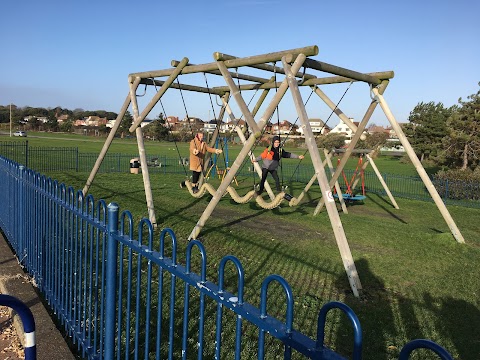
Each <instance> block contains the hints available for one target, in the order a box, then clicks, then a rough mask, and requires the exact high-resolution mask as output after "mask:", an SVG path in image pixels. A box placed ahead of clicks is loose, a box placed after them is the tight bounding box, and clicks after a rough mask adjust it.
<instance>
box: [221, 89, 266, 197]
mask: <svg viewBox="0 0 480 360" xmlns="http://www.w3.org/2000/svg"><path fill="white" fill-rule="evenodd" d="M222 100H223V99H222ZM226 108H227V113H228V115H229V116H230V120H232V121H235V116H234V115H233V112H232V109H231V108H230V105H228V104H226ZM252 115H253V114H252ZM254 116H255V115H254ZM235 130H236V131H237V134H238V136H239V137H240V141H241V142H242V144H243V146H245V143H246V142H247V139H246V138H245V135H243V131H242V129H240V128H239V127H238V126H237V127H236V129H235ZM248 157H249V158H250V160H254V159H255V154H254V153H253V152H252V151H250V152H249V153H248ZM253 168H254V170H255V172H256V173H257V174H258V176H259V177H260V178H261V177H262V168H261V167H260V165H259V164H258V162H254V163H253ZM265 190H266V191H267V194H268V196H269V197H270V199H271V200H273V199H275V194H274V193H273V191H272V188H271V187H270V184H269V183H268V181H265Z"/></svg>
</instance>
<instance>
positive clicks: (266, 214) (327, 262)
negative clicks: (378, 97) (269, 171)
mask: <svg viewBox="0 0 480 360" xmlns="http://www.w3.org/2000/svg"><path fill="white" fill-rule="evenodd" d="M41 136H43V134H42V135H41ZM55 137H58V135H56V134H54V135H52V138H49V139H45V138H34V137H33V134H32V136H31V137H30V133H29V138H28V140H29V143H30V144H31V145H33V146H35V145H47V144H48V145H49V146H79V147H80V148H81V151H98V150H99V149H100V148H101V146H102V145H103V141H100V139H98V140H97V139H95V141H97V142H93V141H90V139H85V140H82V139H81V137H78V136H77V137H72V138H71V139H70V140H67V139H66V138H62V139H58V140H57V139H53V138H55ZM2 140H3V139H2ZM69 143H71V144H70V145H68V144H69ZM115 143H118V144H116V145H114V146H117V147H112V151H113V152H115V151H117V152H121V151H122V152H123V151H125V152H128V153H130V152H132V151H133V152H134V151H135V148H136V143H135V141H134V139H118V141H117V140H115ZM52 144H56V145H52ZM172 145H173V144H158V143H148V142H147V143H146V146H147V152H150V151H158V153H159V154H162V153H161V151H163V152H169V151H170V152H171V151H175V149H173V150H172ZM95 149H97V150H95ZM183 150H185V145H183V147H182V150H181V151H183ZM229 150H230V154H231V157H232V159H233V158H234V156H235V154H236V151H238V148H235V147H232V148H231V149H229ZM288 150H291V151H294V152H297V153H301V149H288ZM184 153H185V156H186V151H185V152H184ZM377 165H378V167H379V168H380V169H381V171H382V172H387V173H389V172H390V173H400V174H405V175H413V174H414V173H415V172H414V169H413V168H412V166H411V165H409V164H402V163H400V162H399V160H398V159H395V158H383V157H381V158H379V159H378V161H377ZM351 166H353V164H352V165H351ZM48 175H49V176H52V177H53V178H55V179H57V180H59V181H62V182H65V183H66V184H68V185H72V186H73V187H75V188H77V189H81V188H82V187H83V185H84V184H85V181H86V178H87V177H88V173H73V172H72V173H51V174H48ZM183 179H184V177H183V176H180V175H162V174H152V175H151V184H152V191H153V196H154V205H155V209H156V217H157V222H158V224H159V228H164V227H171V228H173V229H174V231H175V232H176V234H177V237H178V238H179V239H180V240H181V241H180V243H181V244H182V245H183V246H185V245H186V243H187V241H186V239H187V237H188V235H189V233H190V232H191V230H192V229H193V227H194V225H195V223H196V221H197V220H198V218H199V217H200V215H201V213H202V212H203V210H204V209H205V207H206V206H207V204H208V201H209V200H210V196H204V197H203V198H201V199H194V198H192V197H191V196H190V195H189V194H188V192H187V191H185V190H181V189H180V188H179V186H178V184H179V182H180V181H181V180H183ZM241 180H243V179H241ZM212 183H213V185H214V186H218V180H217V179H215V180H213V181H212ZM113 185H114V186H113ZM251 185H252V184H251V183H250V182H249V181H247V180H245V181H241V182H240V186H239V187H238V188H237V191H238V192H239V193H240V194H245V193H246V192H247V191H248V190H250V189H251ZM300 186H301V185H300V184H297V185H294V186H293V188H292V189H291V192H292V193H293V194H294V195H295V194H299V193H300V191H301V188H300ZM90 192H91V194H93V195H94V197H95V198H96V199H100V198H103V199H105V200H106V201H107V203H108V202H112V201H115V202H117V203H118V204H119V205H120V207H121V209H123V210H125V209H128V210H130V211H131V212H132V214H133V215H134V217H135V219H136V220H137V221H138V220H140V219H141V218H142V217H145V216H146V206H145V200H144V190H143V182H142V177H141V175H134V174H101V175H98V176H97V178H96V179H95V181H94V183H93V186H92V187H91V189H90ZM319 198H320V192H319V190H317V189H313V190H312V191H310V192H309V193H308V196H307V198H306V199H305V201H304V202H303V203H302V204H300V205H299V206H297V207H293V208H290V207H288V206H282V207H281V208H277V209H274V210H263V209H261V208H259V207H258V206H257V205H256V204H255V203H249V204H246V205H238V204H235V203H233V201H231V200H230V199H229V198H227V197H225V198H224V199H222V200H221V201H220V203H219V206H218V207H217V208H216V210H215V211H214V213H213V215H212V217H211V219H210V220H209V221H208V222H207V224H206V226H205V227H204V229H203V231H202V233H201V240H202V242H203V243H204V245H205V247H206V249H207V252H208V263H209V268H208V277H209V280H211V281H215V280H216V276H217V275H216V269H217V264H218V262H219V261H220V259H221V258H222V257H223V256H225V255H229V254H232V255H235V256H236V257H238V258H239V259H240V261H241V262H242V264H243V266H244V268H245V273H246V279H247V284H246V294H245V300H246V301H248V302H250V303H253V304H258V301H259V289H260V284H261V282H262V280H263V279H264V278H265V277H266V276H267V275H269V274H279V275H281V276H282V277H284V278H285V279H286V280H287V281H288V282H289V284H290V285H291V286H292V288H293V292H294V296H295V319H294V325H295V328H296V329H298V330H299V331H302V332H304V333H306V334H307V335H309V336H311V337H315V335H316V318H317V314H318V311H319V309H320V307H321V306H322V305H323V304H325V303H327V302H329V301H332V300H340V301H343V302H345V303H347V304H348V305H349V306H350V307H352V308H353V310H354V311H355V312H356V314H357V315H358V317H359V318H360V321H361V324H362V328H363V335H364V358H365V359H380V360H387V359H397V358H398V353H399V351H400V349H401V348H402V346H403V345H404V344H405V343H407V342H408V341H409V340H412V339H415V338H428V339H431V340H433V341H436V342H437V343H439V344H440V345H442V346H444V347H445V348H446V349H447V350H448V351H449V352H450V353H451V354H452V355H453V356H454V358H455V359H462V360H467V359H471V360H473V359H475V360H477V359H478V358H479V357H480V328H479V326H478V324H480V301H479V295H480V276H478V275H479V271H478V265H479V263H480V240H479V237H478V234H479V233H480V222H479V221H478V217H479V210H475V209H469V208H462V207H449V211H450V212H451V214H452V216H453V218H454V220H455V221H456V223H457V225H458V227H459V228H460V230H461V231H462V234H463V236H464V237H465V241H466V244H463V245H460V244H457V243H456V242H455V240H454V239H453V236H452V235H451V234H450V231H449V229H448V227H447V225H446V223H445V222H444V221H443V218H442V216H441V215H440V213H439V211H438V210H437V208H436V207H435V205H434V204H433V203H426V202H420V201H413V200H404V199H397V201H398V203H399V206H400V209H399V210H395V209H394V208H393V207H392V206H391V205H390V204H389V203H388V199H387V198H382V197H379V196H377V195H372V194H368V195H367V200H366V201H365V203H364V204H363V205H355V206H350V207H349V214H341V220H342V223H343V225H344V228H345V232H346V234H347V238H348V240H349V244H350V248H351V251H352V254H353V256H354V259H355V263H356V266H357V269H358V272H359V276H360V279H361V282H362V285H363V288H364V290H363V293H362V297H361V298H360V299H357V298H355V297H353V295H352V294H351V290H350V287H349V284H348V281H347V278H346V275H345V272H344V269H343V265H342V262H341V258H340V254H339V251H338V248H337V246H336V243H335V238H334V236H333V231H332V228H331V225H330V222H329V220H328V216H327V215H326V212H322V213H321V214H319V215H318V216H313V210H314V208H315V206H316V204H317V202H318V200H319ZM181 253H182V252H181ZM180 261H181V262H183V261H182V260H180ZM329 320H330V321H331V322H332V325H331V326H330V327H329V329H328V332H327V336H326V341H327V344H328V345H329V346H330V347H332V348H333V349H335V350H336V351H338V352H340V353H341V354H344V355H345V356H347V355H349V353H350V350H351V348H352V344H353V340H352V336H351V330H350V327H349V324H348V323H347V321H346V320H345V319H344V318H343V317H341V316H340V315H339V314H334V315H331V316H329ZM419 354H420V355H422V356H421V357H420V356H412V357H411V358H412V359H420V358H422V359H435V357H434V356H430V355H428V354H426V353H423V352H419ZM419 354H417V355H419Z"/></svg>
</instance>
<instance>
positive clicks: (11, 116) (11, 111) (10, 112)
mask: <svg viewBox="0 0 480 360" xmlns="http://www.w3.org/2000/svg"><path fill="white" fill-rule="evenodd" d="M10 137H12V103H10Z"/></svg>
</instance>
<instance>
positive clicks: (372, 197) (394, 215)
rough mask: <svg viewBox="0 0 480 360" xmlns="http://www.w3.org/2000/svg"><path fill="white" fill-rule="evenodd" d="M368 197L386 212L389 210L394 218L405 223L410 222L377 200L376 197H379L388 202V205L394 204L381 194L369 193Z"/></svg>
mask: <svg viewBox="0 0 480 360" xmlns="http://www.w3.org/2000/svg"><path fill="white" fill-rule="evenodd" d="M367 198H368V199H369V200H370V201H371V202H372V203H374V204H375V205H377V206H378V207H380V208H381V209H382V210H384V211H385V212H387V213H388V214H389V215H390V216H391V217H393V218H394V219H396V220H398V221H400V222H401V223H403V224H408V223H407V222H406V221H405V220H403V219H402V218H401V217H399V216H398V215H396V214H395V213H393V212H392V211H391V210H390V209H388V208H387V207H385V206H384V205H382V204H381V203H380V202H379V201H376V200H375V198H377V199H381V200H382V201H383V202H385V203H387V204H388V205H390V206H392V204H391V203H390V202H388V201H386V200H385V199H384V198H383V197H381V196H379V195H375V196H374V195H367Z"/></svg>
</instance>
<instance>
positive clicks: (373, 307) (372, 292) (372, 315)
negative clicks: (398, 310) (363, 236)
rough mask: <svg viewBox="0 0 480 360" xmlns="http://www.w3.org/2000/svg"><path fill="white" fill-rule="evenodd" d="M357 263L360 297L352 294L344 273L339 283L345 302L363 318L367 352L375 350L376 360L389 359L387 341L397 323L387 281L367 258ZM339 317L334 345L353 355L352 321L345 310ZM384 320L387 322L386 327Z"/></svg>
mask: <svg viewBox="0 0 480 360" xmlns="http://www.w3.org/2000/svg"><path fill="white" fill-rule="evenodd" d="M355 264H356V267H357V271H358V274H359V277H360V279H361V282H362V286H363V290H362V292H361V297H360V299H357V298H355V297H353V294H352V293H351V290H350V285H349V283H348V280H347V278H346V277H345V276H341V277H339V278H338V279H337V282H336V286H337V287H338V289H339V290H343V291H344V293H345V294H346V297H345V300H344V303H345V304H347V305H348V306H350V308H352V310H353V311H354V312H355V313H356V315H357V316H358V318H359V320H360V324H361V326H362V332H363V344H364V353H368V354H375V359H376V360H387V359H390V358H391V355H392V354H391V353H389V352H388V351H387V349H388V345H389V344H387V341H388V339H390V338H393V337H394V334H395V325H394V318H393V311H392V308H391V305H390V300H389V299H388V293H387V291H386V289H385V284H384V282H383V281H382V279H380V278H379V277H377V276H376V275H375V274H374V273H373V272H372V270H371V269H370V266H369V263H368V261H367V260H366V259H363V258H362V259H359V260H357V261H355ZM340 319H341V320H340V324H339V326H338V327H337V334H336V336H335V338H336V342H335V349H336V351H337V352H339V353H340V354H342V355H348V358H352V354H353V328H352V324H351V322H350V321H349V320H348V318H347V317H346V316H345V315H343V314H342V316H341V317H340ZM381 324H384V326H383V328H382V327H381Z"/></svg>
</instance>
